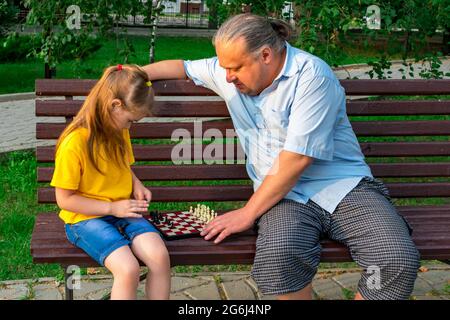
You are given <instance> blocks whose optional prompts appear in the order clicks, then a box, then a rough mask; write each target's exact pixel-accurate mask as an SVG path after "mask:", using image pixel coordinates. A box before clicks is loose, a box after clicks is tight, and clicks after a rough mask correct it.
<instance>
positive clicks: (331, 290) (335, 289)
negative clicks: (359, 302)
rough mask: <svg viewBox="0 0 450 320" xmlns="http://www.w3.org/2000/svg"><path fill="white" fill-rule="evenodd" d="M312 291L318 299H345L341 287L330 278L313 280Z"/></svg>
mask: <svg viewBox="0 0 450 320" xmlns="http://www.w3.org/2000/svg"><path fill="white" fill-rule="evenodd" d="M313 291H314V293H315V294H316V295H317V297H318V299H322V300H342V299H345V297H344V295H343V293H342V288H341V287H340V286H339V285H338V284H337V283H336V282H334V281H333V280H332V279H316V280H314V281H313Z"/></svg>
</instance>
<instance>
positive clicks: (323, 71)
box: [144, 14, 419, 299]
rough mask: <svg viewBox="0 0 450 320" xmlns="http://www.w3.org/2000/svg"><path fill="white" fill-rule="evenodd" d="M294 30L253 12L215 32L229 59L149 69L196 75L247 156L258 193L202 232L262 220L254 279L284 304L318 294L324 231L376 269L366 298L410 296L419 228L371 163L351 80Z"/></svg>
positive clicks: (156, 73) (154, 73)
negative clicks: (222, 107) (348, 94)
mask: <svg viewBox="0 0 450 320" xmlns="http://www.w3.org/2000/svg"><path fill="white" fill-rule="evenodd" d="M289 34H290V29H289V27H288V25H286V24H285V23H283V22H281V21H277V20H268V19H266V18H263V17H259V16H255V15H252V14H242V15H238V16H235V17H232V18H231V19H229V20H228V21H226V22H225V23H224V24H223V25H222V26H221V27H220V29H219V30H218V32H217V34H216V35H215V37H214V39H213V43H214V45H215V48H216V53H217V57H214V58H211V59H203V60H197V61H182V60H171V61H161V62H158V63H155V64H151V65H147V66H145V67H144V68H145V70H146V71H147V72H148V74H149V76H150V78H151V79H153V80H154V79H174V78H175V79H185V78H186V77H189V78H191V79H192V80H193V81H194V82H195V83H196V84H197V85H201V86H205V87H207V88H209V89H211V90H213V91H215V92H216V93H217V94H218V95H219V96H221V97H222V98H223V99H224V100H225V102H226V104H227V107H228V109H229V112H230V115H231V118H232V120H233V124H234V126H235V128H236V132H237V134H238V136H239V140H240V142H241V145H242V146H243V148H244V151H245V153H246V155H247V171H248V174H249V176H250V178H251V179H252V181H253V183H254V189H255V192H254V194H253V195H252V197H251V198H250V199H249V201H248V202H247V204H246V205H245V206H244V207H243V208H240V209H237V210H234V211H230V212H228V213H226V214H224V215H222V216H219V217H217V218H216V219H214V220H213V221H212V222H211V223H209V224H208V225H207V226H206V228H205V230H204V231H203V233H202V236H204V237H205V239H206V240H209V239H213V238H214V239H215V240H214V242H215V243H219V242H221V241H222V240H223V239H225V238H226V237H227V236H228V235H230V234H232V233H236V232H241V231H243V230H246V229H248V228H250V227H251V226H252V225H253V224H254V223H255V222H256V223H258V239H257V243H256V255H255V261H254V265H253V270H252V276H253V277H254V279H255V281H256V283H257V284H258V286H259V288H260V290H261V291H262V292H263V293H264V294H271V295H277V296H278V298H279V299H311V296H312V287H311V282H312V279H313V277H314V275H315V273H316V271H317V267H318V264H319V262H320V252H321V247H320V238H321V237H322V236H328V237H329V238H331V239H334V240H336V241H339V242H341V243H344V244H345V245H347V246H348V247H349V250H350V253H351V255H352V258H353V259H354V260H355V261H356V262H357V263H358V264H359V265H360V266H361V267H363V268H364V269H365V272H363V274H362V277H361V280H360V282H359V288H358V293H357V295H356V298H357V299H407V298H408V297H409V295H410V293H411V292H412V289H413V286H414V281H415V279H416V276H417V269H418V267H419V254H418V251H417V249H416V248H415V246H414V244H413V242H412V240H411V237H410V229H409V226H408V225H407V223H406V221H405V220H404V219H403V218H402V217H401V216H400V215H399V214H398V213H397V212H396V210H395V208H394V207H393V205H392V203H391V202H390V198H389V195H388V193H387V190H386V188H385V187H384V185H383V184H382V183H381V182H380V181H378V180H376V179H374V178H373V177H372V174H371V172H370V169H369V167H368V166H367V164H366V163H365V162H364V157H363V155H362V153H361V150H360V147H359V144H358V141H357V139H356V136H355V134H354V132H353V130H352V128H351V125H350V122H349V120H348V118H347V115H346V107H345V93H344V90H343V88H342V87H341V86H340V84H339V81H338V80H337V79H336V77H335V76H334V74H333V72H332V70H331V69H330V67H329V66H328V65H327V64H326V63H325V62H323V61H322V60H320V59H319V58H317V57H315V56H313V55H311V54H308V53H306V52H304V51H301V50H299V49H296V48H293V47H291V46H290V45H289V44H288V42H287V41H286V40H287V38H288V37H289ZM374 276H375V277H378V278H379V279H376V278H375V279H374Z"/></svg>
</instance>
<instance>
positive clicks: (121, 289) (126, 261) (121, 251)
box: [105, 246, 140, 300]
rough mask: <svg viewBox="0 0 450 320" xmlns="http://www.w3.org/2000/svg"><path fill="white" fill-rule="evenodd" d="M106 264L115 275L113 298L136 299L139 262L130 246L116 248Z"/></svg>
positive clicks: (112, 290)
mask: <svg viewBox="0 0 450 320" xmlns="http://www.w3.org/2000/svg"><path fill="white" fill-rule="evenodd" d="M105 266H106V267H107V268H108V269H109V271H111V273H112V274H113V276H114V282H113V286H112V289H111V300H135V299H136V292H137V288H138V285H139V271H140V270H139V262H138V261H137V259H136V257H135V256H134V254H133V252H132V251H131V249H130V247H129V246H122V247H120V248H118V249H116V250H114V251H113V252H112V253H111V254H110V255H109V256H108V257H107V258H106V259H105Z"/></svg>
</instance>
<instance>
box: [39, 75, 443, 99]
mask: <svg viewBox="0 0 450 320" xmlns="http://www.w3.org/2000/svg"><path fill="white" fill-rule="evenodd" d="M96 82H97V80H89V79H36V82H35V88H36V89H35V90H36V95H38V96H65V95H73V96H85V95H87V94H88V93H89V91H90V90H91V88H92V87H93V86H94V85H95V83H96ZM340 83H341V85H342V86H343V87H344V89H345V92H346V94H347V95H439V94H449V93H450V80H449V79H432V80H423V79H413V80H373V79H370V80H365V79H355V80H340ZM153 88H154V90H155V92H156V94H157V95H160V96H163V95H169V96H175V95H178V96H205V95H215V93H213V92H212V91H210V90H208V89H205V88H203V87H198V86H195V85H194V83H193V82H192V81H191V80H164V81H153Z"/></svg>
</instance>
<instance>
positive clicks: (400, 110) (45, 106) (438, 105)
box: [36, 100, 450, 117]
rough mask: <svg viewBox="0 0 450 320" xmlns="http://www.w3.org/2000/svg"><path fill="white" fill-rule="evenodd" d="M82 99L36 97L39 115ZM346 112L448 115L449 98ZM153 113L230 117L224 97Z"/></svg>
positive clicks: (357, 106) (365, 105) (60, 111)
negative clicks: (45, 98) (37, 98)
mask: <svg viewBox="0 0 450 320" xmlns="http://www.w3.org/2000/svg"><path fill="white" fill-rule="evenodd" d="M82 103H83V101H82V100H36V116H38V117H73V116H75V115H76V114H77V112H78V110H79V109H80V107H81V105H82ZM347 114H348V115H349V116H387V115H449V114H450V101H449V100H444V101H439V100H437V101H429V100H427V101H348V102H347ZM153 116H155V117H229V116H230V114H229V112H228V110H227V107H226V105H225V102H224V101H155V106H154V109H153Z"/></svg>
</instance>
